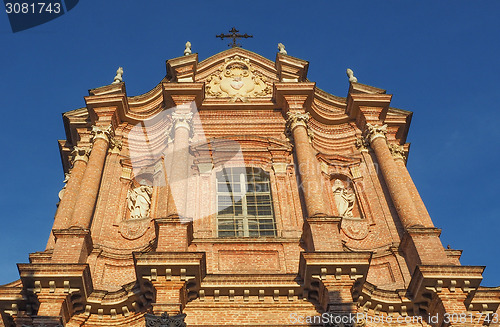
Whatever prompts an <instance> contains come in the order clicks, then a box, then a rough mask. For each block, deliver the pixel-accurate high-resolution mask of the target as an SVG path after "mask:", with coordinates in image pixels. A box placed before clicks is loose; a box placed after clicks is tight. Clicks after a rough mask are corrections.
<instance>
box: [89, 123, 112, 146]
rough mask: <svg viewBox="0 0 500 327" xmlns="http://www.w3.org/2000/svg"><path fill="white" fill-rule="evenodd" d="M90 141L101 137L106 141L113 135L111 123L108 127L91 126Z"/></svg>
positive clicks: (92, 141)
mask: <svg viewBox="0 0 500 327" xmlns="http://www.w3.org/2000/svg"><path fill="white" fill-rule="evenodd" d="M90 135H91V137H90V142H91V143H94V142H95V140H97V139H103V140H105V141H107V142H109V140H110V139H111V138H112V137H113V136H114V131H113V128H112V127H111V125H109V126H108V127H103V126H95V125H94V126H92V131H91V132H90Z"/></svg>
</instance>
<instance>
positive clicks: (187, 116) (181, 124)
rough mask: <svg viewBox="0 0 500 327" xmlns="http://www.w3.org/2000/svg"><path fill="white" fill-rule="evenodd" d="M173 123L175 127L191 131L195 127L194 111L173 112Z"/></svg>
mask: <svg viewBox="0 0 500 327" xmlns="http://www.w3.org/2000/svg"><path fill="white" fill-rule="evenodd" d="M172 125H173V127H174V129H177V128H185V129H187V130H189V131H191V129H192V128H193V113H192V112H185V113H181V112H173V113H172Z"/></svg>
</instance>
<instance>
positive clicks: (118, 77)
mask: <svg viewBox="0 0 500 327" xmlns="http://www.w3.org/2000/svg"><path fill="white" fill-rule="evenodd" d="M122 76H123V67H118V70H117V71H116V76H115V80H114V81H113V83H111V84H118V83H121V82H123V78H122Z"/></svg>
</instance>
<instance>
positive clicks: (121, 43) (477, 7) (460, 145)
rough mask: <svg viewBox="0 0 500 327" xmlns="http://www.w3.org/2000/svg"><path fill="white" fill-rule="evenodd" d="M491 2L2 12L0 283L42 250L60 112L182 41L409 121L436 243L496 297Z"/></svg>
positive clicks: (157, 65)
mask: <svg viewBox="0 0 500 327" xmlns="http://www.w3.org/2000/svg"><path fill="white" fill-rule="evenodd" d="M499 12H500V2H498V1H493V0H492V1H458V0H455V1H418V2H417V1H413V2H410V1H400V0H398V1H308V2H304V1H252V2H251V3H250V2H241V1H189V2H183V3H181V2H180V1H153V0H151V1H137V0H136V1H129V0H121V1H117V0H116V1H115V0H106V1H80V3H79V4H78V5H77V6H76V7H75V8H74V9H73V10H71V11H70V12H68V13H66V14H65V15H63V16H61V17H59V18H57V19H55V20H53V21H51V22H48V23H46V24H44V25H41V26H38V27H35V28H33V29H30V30H26V31H23V32H19V33H15V34H14V33H12V32H11V30H10V26H9V23H8V19H7V15H6V14H4V13H0V40H1V43H0V44H1V48H2V51H0V62H1V70H0V86H1V88H0V95H1V96H0V110H1V114H2V121H3V123H4V126H3V128H1V129H0V145H1V148H2V149H3V155H2V159H3V160H1V161H0V169H1V171H3V172H4V173H3V183H2V187H1V188H0V208H1V216H0V219H1V227H0V248H2V249H4V250H3V251H0V284H4V283H7V282H10V281H12V280H15V279H17V278H19V276H18V273H17V268H16V265H15V264H16V263H18V262H27V261H28V254H29V253H30V252H34V251H41V250H44V248H45V244H46V241H47V238H48V235H49V232H50V228H51V226H52V222H53V217H54V213H55V210H56V202H57V193H58V192H59V190H60V188H61V187H62V186H63V183H62V181H63V179H64V177H63V171H62V166H61V162H60V158H59V152H58V147H57V140H58V139H63V138H65V134H64V129H63V124H62V119H61V113H62V112H65V111H69V110H72V109H76V108H80V107H83V106H84V101H83V96H85V95H87V91H88V89H90V88H95V87H99V86H102V85H106V84H109V83H110V82H112V81H113V77H114V75H115V71H116V69H117V67H118V66H123V67H124V70H125V74H124V81H125V82H126V87H127V93H128V95H137V94H142V93H144V92H146V91H148V90H150V89H151V88H153V87H154V86H155V85H156V84H157V83H158V82H159V81H160V80H161V79H162V78H163V77H164V76H165V60H167V59H170V58H174V57H178V56H181V55H182V53H183V50H184V44H185V42H186V41H188V40H189V41H191V43H192V44H193V48H192V49H193V52H197V53H198V55H199V58H200V60H203V59H205V58H207V57H209V56H211V55H214V54H216V53H217V52H220V51H222V50H225V49H227V42H226V41H221V40H220V39H216V38H215V35H216V34H219V33H224V32H227V31H228V30H229V29H230V28H231V27H232V26H236V28H237V29H239V30H240V31H241V32H242V33H249V34H253V35H254V38H253V39H248V40H244V41H242V44H243V47H244V48H246V49H249V50H251V51H254V52H257V53H259V54H261V55H263V56H265V57H267V58H269V59H271V60H274V58H275V56H276V51H277V47H276V45H277V43H278V42H282V43H284V44H285V46H286V49H287V51H288V54H289V55H292V56H295V57H298V58H301V59H305V60H308V61H309V62H310V68H309V74H308V76H309V79H310V80H312V81H315V82H316V83H317V86H318V87H320V88H321V89H323V90H325V91H327V92H330V93H332V94H335V95H338V96H346V94H347V89H348V81H347V77H346V75H345V70H346V68H348V67H349V68H352V69H353V70H354V72H355V75H356V77H357V78H358V80H359V82H360V83H364V84H369V85H373V86H376V87H380V88H384V89H387V91H388V93H391V94H393V95H394V96H393V101H392V106H393V107H397V108H401V109H406V110H411V111H413V112H414V115H413V120H412V124H411V128H410V133H409V137H408V141H409V142H411V143H412V146H411V152H410V156H409V163H408V169H409V170H410V173H411V174H412V176H413V179H414V181H415V184H416V185H417V187H418V189H419V190H420V192H421V195H422V198H423V199H424V202H425V203H426V205H427V208H428V210H429V212H430V214H431V216H432V218H433V221H434V224H435V225H436V226H437V227H439V228H442V229H443V232H442V235H441V239H442V242H443V244H444V245H445V246H446V245H448V244H449V245H450V246H451V247H452V248H455V249H463V250H464V252H463V255H462V260H461V262H462V264H464V265H486V266H487V268H486V271H485V273H484V280H483V285H485V286H498V285H500V260H499V255H498V252H497V249H498V248H499V241H498V239H499V235H500V233H499V231H500V213H499V210H500V199H499V197H498V196H499V194H500V192H499V191H498V186H499V184H500V173H499V170H498V168H497V167H496V165H497V163H498V161H499V159H500V153H499V151H498V150H499V149H500V135H499V134H500V132H499V129H498V122H499V120H500V119H499V118H500V108H499V103H500V92H499V90H500V79H499V77H498V76H500V63H499V62H500V61H499V60H498V58H499V55H498V54H499V53H500V43H499V42H498V40H499V38H500V24H499V23H498V13H499Z"/></svg>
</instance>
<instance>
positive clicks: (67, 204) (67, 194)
mask: <svg viewBox="0 0 500 327" xmlns="http://www.w3.org/2000/svg"><path fill="white" fill-rule="evenodd" d="M71 155H72V156H73V168H72V169H71V172H70V175H69V179H68V181H67V183H66V187H65V189H64V194H63V196H62V198H61V202H59V207H58V208H57V211H56V216H55V218H54V225H53V226H52V229H63V228H68V227H69V223H70V220H71V215H72V214H73V210H74V208H75V203H76V198H77V196H78V192H79V191H80V185H81V183H82V179H83V174H84V173H85V168H86V167H87V162H88V159H89V150H88V149H85V148H80V147H76V146H75V147H73V151H72V152H71ZM54 244H55V238H54V235H53V234H50V236H49V241H48V243H47V249H53V248H54Z"/></svg>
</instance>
